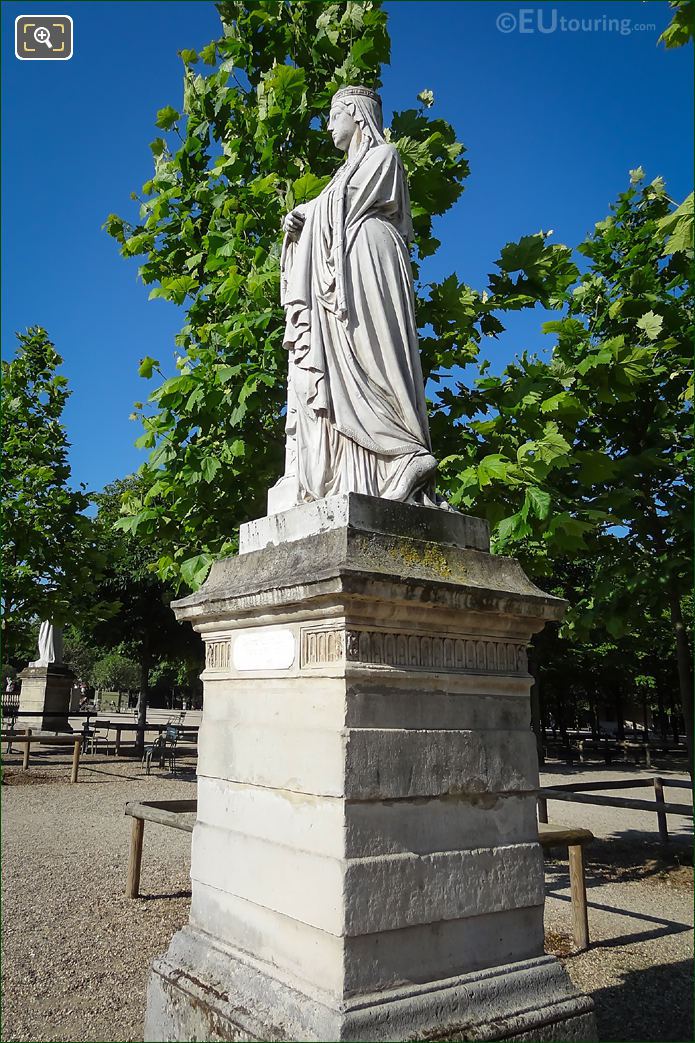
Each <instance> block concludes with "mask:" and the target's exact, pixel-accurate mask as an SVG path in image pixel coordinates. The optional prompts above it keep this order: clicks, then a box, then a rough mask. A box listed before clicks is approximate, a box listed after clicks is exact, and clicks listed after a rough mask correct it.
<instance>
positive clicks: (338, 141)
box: [328, 86, 384, 152]
mask: <svg viewBox="0 0 695 1043" xmlns="http://www.w3.org/2000/svg"><path fill="white" fill-rule="evenodd" d="M328 129H329V131H330V133H331V136H332V138H333V141H334V143H335V146H336V148H339V149H341V150H342V151H344V152H347V150H348V148H349V147H350V143H351V142H352V140H353V138H354V136H355V134H357V133H358V132H359V134H360V138H361V141H363V142H365V143H366V144H368V146H374V145H380V144H383V142H384V120H383V115H382V111H381V98H380V97H379V95H378V94H377V93H376V91H373V90H371V89H370V88H369V87H352V86H351V87H341V88H340V90H338V91H336V93H335V94H334V95H333V100H332V102H331V114H330V118H329V120H328Z"/></svg>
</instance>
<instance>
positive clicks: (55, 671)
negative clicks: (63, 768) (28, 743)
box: [17, 663, 75, 732]
mask: <svg viewBox="0 0 695 1043" xmlns="http://www.w3.org/2000/svg"><path fill="white" fill-rule="evenodd" d="M19 678H20V680H21V682H22V687H21V690H20V693H19V712H20V716H19V717H18V718H17V727H19V728H31V729H32V730H33V731H46V732H71V731H72V728H71V727H70V724H69V723H68V714H69V712H70V693H71V691H72V686H73V684H74V683H75V675H74V674H73V672H72V670H70V669H69V668H68V667H67V666H63V665H61V664H58V663H51V664H50V665H49V666H28V667H27V668H26V669H25V670H22V672H21V674H20V675H19ZM30 714H31V716H29V715H30ZM25 715H26V716H25Z"/></svg>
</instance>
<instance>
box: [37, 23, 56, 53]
mask: <svg viewBox="0 0 695 1043" xmlns="http://www.w3.org/2000/svg"><path fill="white" fill-rule="evenodd" d="M34 39H35V40H36V42H37V43H45V44H46V47H48V48H49V50H51V51H52V50H53V44H52V43H51V34H50V33H49V31H48V29H47V28H46V26H45V25H40V26H39V27H38V28H37V29H34Z"/></svg>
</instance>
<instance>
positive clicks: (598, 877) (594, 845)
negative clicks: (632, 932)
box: [546, 829, 693, 889]
mask: <svg viewBox="0 0 695 1043" xmlns="http://www.w3.org/2000/svg"><path fill="white" fill-rule="evenodd" d="M585 862H586V886H587V888H591V887H599V886H600V885H601V884H609V883H619V882H626V881H630V880H649V879H654V880H655V881H659V882H663V881H666V880H667V881H668V883H669V884H671V885H673V886H675V887H678V888H679V889H680V888H683V889H686V888H687V889H690V888H691V887H692V883H693V868H692V866H693V847H692V836H690V835H689V834H688V835H686V836H684V837H683V836H678V835H675V836H672V837H671V839H670V840H669V843H668V844H661V843H659V841H658V840H654V839H652V838H651V836H650V835H649V834H645V833H643V832H642V831H641V830H637V829H625V830H622V831H621V832H617V833H613V835H612V836H610V837H608V838H607V839H602V838H597V839H595V840H592V842H591V843H590V844H588V845H587V847H586V848H585ZM546 875H547V876H548V877H550V876H555V875H557V876H558V877H559V876H560V875H562V876H563V878H564V882H562V883H560V882H559V880H557V879H554V880H553V884H554V886H558V887H568V886H569V882H568V875H567V862H566V860H563V861H560V860H559V859H558V860H556V859H555V858H551V857H548V858H547V860H546Z"/></svg>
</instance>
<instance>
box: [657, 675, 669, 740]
mask: <svg viewBox="0 0 695 1043" xmlns="http://www.w3.org/2000/svg"><path fill="white" fill-rule="evenodd" d="M656 697H657V699H658V702H659V732H660V734H661V739H662V741H663V742H666V741H667V739H668V719H667V717H666V707H665V706H664V690H663V688H662V687H661V685H659V687H658V688H657V690H656Z"/></svg>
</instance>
